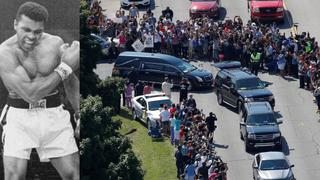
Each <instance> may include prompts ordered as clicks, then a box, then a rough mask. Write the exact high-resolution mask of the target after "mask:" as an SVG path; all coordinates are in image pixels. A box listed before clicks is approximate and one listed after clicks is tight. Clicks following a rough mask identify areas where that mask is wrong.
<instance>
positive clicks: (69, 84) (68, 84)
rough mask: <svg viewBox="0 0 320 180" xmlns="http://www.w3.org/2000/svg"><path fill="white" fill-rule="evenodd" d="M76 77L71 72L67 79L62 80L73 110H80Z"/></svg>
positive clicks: (78, 87) (78, 86)
mask: <svg viewBox="0 0 320 180" xmlns="http://www.w3.org/2000/svg"><path fill="white" fill-rule="evenodd" d="M79 84H80V83H79V79H78V77H77V76H76V75H75V74H74V73H72V74H71V75H70V76H69V78H68V79H66V80H65V81H63V86H64V89H65V93H66V95H67V98H68V100H69V102H70V103H71V106H72V108H73V110H74V112H76V113H78V112H79V111H80V85H79Z"/></svg>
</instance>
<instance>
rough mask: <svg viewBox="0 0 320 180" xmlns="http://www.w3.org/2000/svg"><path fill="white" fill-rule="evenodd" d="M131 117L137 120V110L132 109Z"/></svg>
mask: <svg viewBox="0 0 320 180" xmlns="http://www.w3.org/2000/svg"><path fill="white" fill-rule="evenodd" d="M132 119H133V120H138V116H137V112H136V111H135V110H134V109H133V110H132Z"/></svg>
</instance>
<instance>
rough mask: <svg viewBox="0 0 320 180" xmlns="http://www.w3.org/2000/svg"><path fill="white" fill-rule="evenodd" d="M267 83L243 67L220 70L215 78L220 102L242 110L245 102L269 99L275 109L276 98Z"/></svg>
mask: <svg viewBox="0 0 320 180" xmlns="http://www.w3.org/2000/svg"><path fill="white" fill-rule="evenodd" d="M266 86H268V84H267V83H265V82H263V81H261V80H260V79H259V78H258V77H257V76H255V75H254V74H251V73H250V72H248V71H243V70H241V69H225V70H221V71H219V73H218V75H217V76H216V79H215V89H216V93H217V99H218V103H219V104H220V105H222V104H223V103H224V102H225V103H227V104H229V105H231V106H232V107H234V108H237V111H238V112H241V110H242V108H243V104H244V103H246V102H253V101H268V102H269V103H270V105H271V107H272V109H273V107H274V105H275V100H274V97H273V94H272V92H271V91H269V90H268V89H266V88H265V87H266Z"/></svg>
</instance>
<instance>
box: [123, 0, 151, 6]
mask: <svg viewBox="0 0 320 180" xmlns="http://www.w3.org/2000/svg"><path fill="white" fill-rule="evenodd" d="M120 4H121V7H130V6H131V5H132V4H135V5H136V6H149V5H150V0H120Z"/></svg>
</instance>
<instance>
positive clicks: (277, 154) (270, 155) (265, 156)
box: [259, 151, 286, 160]
mask: <svg viewBox="0 0 320 180" xmlns="http://www.w3.org/2000/svg"><path fill="white" fill-rule="evenodd" d="M259 155H260V159H261V160H274V159H286V156H285V155H284V154H283V152H281V151H269V152H262V153H259Z"/></svg>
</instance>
